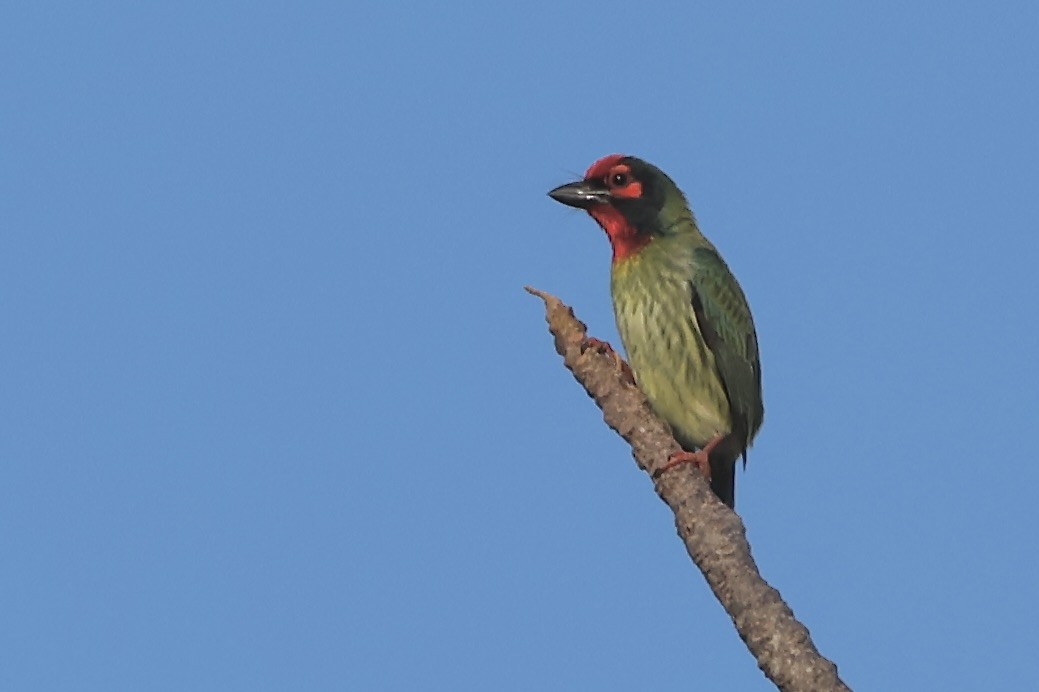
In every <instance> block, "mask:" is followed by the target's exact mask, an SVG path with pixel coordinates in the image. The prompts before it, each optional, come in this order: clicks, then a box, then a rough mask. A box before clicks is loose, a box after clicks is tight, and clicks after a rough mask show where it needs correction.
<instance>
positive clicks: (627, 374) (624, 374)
mask: <svg viewBox="0 0 1039 692" xmlns="http://www.w3.org/2000/svg"><path fill="white" fill-rule="evenodd" d="M589 349H591V350H594V351H596V352H597V353H601V354H603V355H604V356H609V357H610V358H611V359H612V360H613V364H614V366H615V367H616V368H617V374H618V375H620V376H621V378H622V379H623V380H624V381H625V382H627V383H628V384H631V385H634V384H635V373H634V372H633V371H632V369H631V366H630V365H628V364H627V363H626V362H625V361H624V359H623V358H621V357H620V356H619V355H618V354H617V352H616V351H614V350H613V346H610V344H609V342H606V341H603V340H602V339H596V338H595V337H594V336H586V337H585V338H584V340H583V341H582V342H581V353H584V352H585V351H588V350H589Z"/></svg>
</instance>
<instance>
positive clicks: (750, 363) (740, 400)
mask: <svg viewBox="0 0 1039 692" xmlns="http://www.w3.org/2000/svg"><path fill="white" fill-rule="evenodd" d="M693 266H694V271H693V279H692V283H691V286H692V301H693V310H694V311H695V313H696V321H697V323H698V324H699V326H700V331H701V333H702V334H703V338H704V342H705V343H706V344H707V347H708V348H709V349H711V352H712V353H713V354H714V362H715V364H716V365H717V367H718V374H719V375H720V376H721V381H722V385H723V386H724V387H725V394H726V396H728V398H729V408H730V410H731V412H732V425H733V434H734V435H735V436H736V438H737V439H739V440H741V441H742V442H743V456H744V459H746V449H747V447H748V446H750V441H751V440H752V439H753V438H754V435H755V434H756V433H757V431H758V428H760V427H761V421H762V419H763V418H764V416H765V409H764V406H763V405H762V402H761V361H760V359H759V356H758V336H757V334H756V333H755V331H754V319H753V318H752V317H751V314H750V306H749V305H747V298H746V296H744V295H743V289H741V288H740V285H739V283H737V282H736V277H734V276H733V275H732V272H730V271H729V267H728V266H727V265H726V264H725V261H724V260H723V259H722V258H721V257H720V256H719V255H718V253H717V252H716V251H715V250H714V248H711V247H700V248H697V249H696V252H695V253H694V255H693Z"/></svg>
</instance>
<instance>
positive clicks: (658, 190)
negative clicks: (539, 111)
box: [548, 154, 765, 508]
mask: <svg viewBox="0 0 1039 692" xmlns="http://www.w3.org/2000/svg"><path fill="white" fill-rule="evenodd" d="M548 194H549V196H550V197H551V198H552V199H554V200H555V201H557V202H561V203H562V204H565V205H568V206H571V207H576V208H578V209H583V210H585V211H587V212H588V214H589V215H590V216H591V217H592V218H593V219H594V220H595V221H596V222H597V223H598V224H599V226H600V227H601V228H602V230H603V231H605V232H606V236H607V238H608V239H609V241H610V245H611V247H612V251H613V257H612V263H611V268H610V292H611V295H612V298H613V311H614V317H615V318H616V321H617V331H618V332H619V334H620V337H621V342H622V343H623V345H624V350H625V352H626V353H627V356H628V360H629V363H630V366H631V370H632V371H633V372H634V379H635V381H636V382H637V384H638V386H639V388H640V389H641V390H642V392H643V393H644V394H645V396H646V399H647V400H648V401H649V404H650V406H651V407H652V408H653V410H654V411H655V412H656V414H657V415H658V416H660V417H661V418H663V419H664V420H665V421H667V423H668V425H669V426H670V427H671V431H672V433H673V434H674V437H675V440H676V441H677V442H678V444H679V446H680V447H681V448H682V451H681V452H677V453H675V454H673V455H671V457H670V458H669V459H668V461H667V463H666V464H664V465H663V466H662V467H661V468H660V469H658V473H660V472H665V471H667V470H670V469H671V468H674V467H676V466H678V465H680V464H685V463H691V464H694V465H695V466H696V467H698V468H699V469H700V471H701V472H703V474H704V476H705V477H706V478H707V480H708V482H709V484H710V487H711V489H712V490H713V491H714V494H715V495H717V496H718V498H719V499H720V500H721V501H722V502H724V503H725V504H726V505H728V506H729V507H730V508H735V501H736V496H735V490H736V487H735V486H736V463H737V461H738V460H739V458H740V457H742V458H743V464H744V466H746V463H747V449H748V448H749V447H750V446H751V443H752V442H753V440H754V437H755V436H756V435H757V433H758V430H759V429H760V428H761V424H762V421H763V419H764V414H765V409H764V404H763V401H762V392H761V359H760V354H759V351H758V337H757V332H756V330H755V328H754V319H753V317H752V316H751V312H750V306H749V305H748V303H747V298H746V296H745V295H744V293H743V289H742V288H741V287H740V284H739V282H737V281H736V277H735V276H733V274H732V272H731V271H730V270H729V266H728V265H727V264H726V263H725V260H724V259H722V256H721V255H720V254H719V253H718V250H717V249H716V248H715V246H714V245H713V244H712V243H711V242H710V241H709V240H708V239H707V238H706V237H705V236H704V234H703V233H702V232H701V231H700V227H699V226H698V224H697V221H696V217H695V216H694V215H693V212H692V210H691V208H690V206H689V203H688V202H687V201H686V197H685V195H684V194H683V193H682V191H681V190H680V189H679V188H678V186H677V185H676V184H675V182H674V181H673V180H672V179H671V178H670V177H668V175H667V174H666V173H664V172H663V171H662V170H660V169H659V168H657V167H656V166H654V165H653V164H651V163H648V162H646V161H643V160H642V159H639V158H636V157H634V156H626V155H622V154H611V155H609V156H605V157H603V158H601V159H599V160H598V161H596V162H595V163H593V164H592V165H591V167H590V168H588V171H587V172H586V173H585V175H584V178H583V179H582V180H578V181H576V182H572V183H568V184H566V185H561V186H559V187H557V188H555V189H553V190H551V191H550V192H549V193H548ZM600 343H601V342H600Z"/></svg>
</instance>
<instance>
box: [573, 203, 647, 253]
mask: <svg viewBox="0 0 1039 692" xmlns="http://www.w3.org/2000/svg"><path fill="white" fill-rule="evenodd" d="M588 213H589V214H591V215H592V218H593V219H595V220H596V222H597V223H598V224H599V225H600V226H601V227H602V229H603V230H604V231H606V236H607V237H608V238H609V239H610V246H611V247H612V248H613V261H614V263H616V262H620V261H621V260H624V259H627V258H629V257H632V256H633V255H637V254H638V252H639V250H641V249H642V248H644V247H646V245H648V244H649V241H650V240H652V237H651V236H650V235H649V234H648V233H639V231H638V229H637V228H635V227H634V226H632V225H631V224H629V223H628V220H627V219H625V218H624V214H622V213H620V212H619V211H617V210H616V209H615V208H613V207H612V206H610V205H609V204H597V205H595V206H594V207H592V208H591V209H589V210H588Z"/></svg>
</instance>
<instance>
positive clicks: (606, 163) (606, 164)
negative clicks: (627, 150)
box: [584, 154, 627, 180]
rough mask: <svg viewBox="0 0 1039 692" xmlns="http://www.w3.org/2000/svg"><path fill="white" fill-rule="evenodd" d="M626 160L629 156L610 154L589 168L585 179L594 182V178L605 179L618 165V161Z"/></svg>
mask: <svg viewBox="0 0 1039 692" xmlns="http://www.w3.org/2000/svg"><path fill="white" fill-rule="evenodd" d="M625 158H627V156H625V155H624V154H610V155H609V156H604V157H602V158H601V159H599V160H598V161H596V162H595V163H593V164H592V165H591V166H590V167H589V168H588V172H587V173H585V174H584V179H585V180H592V179H593V178H601V177H603V176H604V175H606V174H607V173H609V172H610V169H611V168H613V167H614V166H616V165H617V162H618V161H620V160H621V159H625Z"/></svg>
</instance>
